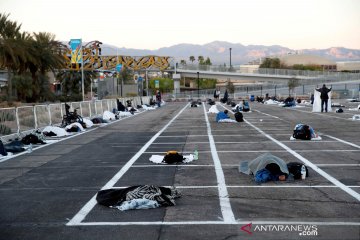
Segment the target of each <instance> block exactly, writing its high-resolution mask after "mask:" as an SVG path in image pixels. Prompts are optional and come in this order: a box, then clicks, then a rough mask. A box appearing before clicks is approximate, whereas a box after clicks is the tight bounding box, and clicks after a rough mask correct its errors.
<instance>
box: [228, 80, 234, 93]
mask: <svg viewBox="0 0 360 240" xmlns="http://www.w3.org/2000/svg"><path fill="white" fill-rule="evenodd" d="M226 89H227V90H228V91H229V93H234V92H235V86H234V84H233V83H232V82H231V81H230V80H228V82H227V84H226Z"/></svg>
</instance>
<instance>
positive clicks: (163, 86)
mask: <svg viewBox="0 0 360 240" xmlns="http://www.w3.org/2000/svg"><path fill="white" fill-rule="evenodd" d="M155 80H159V90H160V92H161V93H164V92H170V91H172V90H174V81H173V80H172V79H170V78H153V79H150V81H149V89H151V90H152V92H153V93H154V94H155V93H156V90H157V89H156V88H155Z"/></svg>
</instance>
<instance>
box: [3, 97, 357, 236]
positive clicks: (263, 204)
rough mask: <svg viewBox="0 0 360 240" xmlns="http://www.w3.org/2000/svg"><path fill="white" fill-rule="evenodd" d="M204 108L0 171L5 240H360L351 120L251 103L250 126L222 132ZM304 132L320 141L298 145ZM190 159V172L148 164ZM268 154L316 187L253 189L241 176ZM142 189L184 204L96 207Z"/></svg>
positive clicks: (118, 127)
mask: <svg viewBox="0 0 360 240" xmlns="http://www.w3.org/2000/svg"><path fill="white" fill-rule="evenodd" d="M353 105H354V104H353ZM353 105H352V106H353ZM209 107H210V105H208V104H206V103H203V104H202V105H200V106H198V107H197V108H191V107H190V106H189V104H188V103H187V102H176V103H167V104H166V105H164V106H163V107H161V108H159V109H156V110H153V111H146V112H142V113H141V114H138V115H135V116H133V117H129V118H126V119H122V120H120V121H116V122H113V123H112V124H109V125H107V126H103V127H98V128H95V129H92V130H90V131H88V132H86V133H84V134H81V135H76V136H73V137H71V138H68V139H66V140H63V141H59V142H57V143H54V144H51V145H49V146H45V147H42V148H38V149H35V150H34V151H33V152H32V153H27V154H23V155H21V156H18V157H16V158H12V159H9V160H7V161H4V162H1V163H0V176H1V177H0V193H1V196H2V198H1V200H0V232H1V234H0V239H104V240H105V239H250V238H251V239H360V204H359V201H360V188H359V186H360V184H359V182H360V174H359V172H360V138H359V133H360V131H359V130H360V129H359V126H360V121H353V120H352V119H351V117H352V115H354V114H356V112H355V113H354V112H348V111H345V112H344V113H342V114H339V113H335V112H331V113H312V112H311V108H310V107H298V108H291V109H289V108H281V107H279V106H273V105H264V104H260V103H252V104H251V108H252V109H251V112H248V113H244V119H245V122H242V123H216V122H215V114H209V113H207V111H208V109H209ZM217 107H218V109H219V110H224V109H225V108H226V109H229V110H231V108H230V107H229V106H228V105H222V104H220V103H218V105H217ZM297 123H305V124H308V125H310V126H312V127H313V128H314V129H315V131H316V132H318V133H319V135H320V136H321V137H322V140H321V141H300V140H296V141H291V140H290V137H291V135H292V132H293V128H294V126H295V125H296V124H297ZM195 149H196V150H198V151H199V160H196V161H193V162H191V163H188V164H178V165H164V164H154V163H152V162H150V161H149V158H150V157H151V155H154V154H157V155H159V154H160V155H161V154H164V153H165V152H166V151H169V150H177V151H179V152H181V153H183V154H189V153H193V152H194V150H195ZM267 152H269V153H271V154H273V155H275V156H277V157H280V158H282V159H283V160H284V161H285V162H294V161H296V162H303V163H305V164H306V165H307V166H308V169H309V177H308V178H306V179H305V180H288V181H281V182H279V181H277V182H267V183H262V184H258V183H256V182H255V181H254V178H253V177H252V176H249V175H245V174H243V173H240V172H239V170H238V169H239V164H240V162H242V161H251V160H252V159H254V158H256V157H258V156H259V155H261V154H263V153H267ZM145 184H148V185H150V184H153V185H158V186H175V187H176V188H178V189H179V190H180V192H181V193H182V197H181V198H178V199H176V206H172V207H161V208H156V209H148V210H130V211H123V212H122V211H119V210H117V209H110V208H106V207H104V206H101V205H98V204H97V203H96V200H95V197H96V193H97V192H98V191H99V190H100V189H107V188H125V187H129V186H134V185H145Z"/></svg>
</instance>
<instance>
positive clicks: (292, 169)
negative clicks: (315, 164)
mask: <svg viewBox="0 0 360 240" xmlns="http://www.w3.org/2000/svg"><path fill="white" fill-rule="evenodd" d="M303 165H304V164H303V163H298V162H290V163H288V164H287V167H288V169H289V173H290V174H292V175H293V176H294V179H301V167H302V166H303ZM305 169H306V177H308V176H309V172H308V168H307V167H306V166H305Z"/></svg>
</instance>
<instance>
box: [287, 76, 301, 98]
mask: <svg viewBox="0 0 360 240" xmlns="http://www.w3.org/2000/svg"><path fill="white" fill-rule="evenodd" d="M299 85H300V84H299V79H297V78H291V79H289V81H288V87H289V96H290V91H291V92H293V93H294V89H295V88H296V87H298V86H299Z"/></svg>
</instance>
